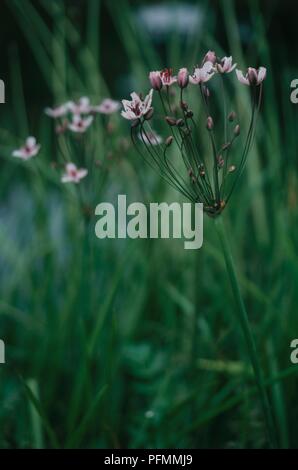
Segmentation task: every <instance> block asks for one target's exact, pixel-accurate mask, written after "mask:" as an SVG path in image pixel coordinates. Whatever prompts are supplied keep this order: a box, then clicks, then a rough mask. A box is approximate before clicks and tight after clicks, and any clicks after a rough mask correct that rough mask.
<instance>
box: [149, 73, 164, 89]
mask: <svg viewBox="0 0 298 470" xmlns="http://www.w3.org/2000/svg"><path fill="white" fill-rule="evenodd" d="M149 80H150V83H151V86H152V88H153V90H156V91H160V90H161V89H162V81H161V78H160V72H150V73H149Z"/></svg>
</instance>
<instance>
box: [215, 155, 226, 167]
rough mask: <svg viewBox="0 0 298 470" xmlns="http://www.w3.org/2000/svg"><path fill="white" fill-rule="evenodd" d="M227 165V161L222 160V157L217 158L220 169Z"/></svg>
mask: <svg viewBox="0 0 298 470" xmlns="http://www.w3.org/2000/svg"><path fill="white" fill-rule="evenodd" d="M224 164H225V161H224V159H223V158H222V155H218V157H217V165H218V168H222V167H223V166H224Z"/></svg>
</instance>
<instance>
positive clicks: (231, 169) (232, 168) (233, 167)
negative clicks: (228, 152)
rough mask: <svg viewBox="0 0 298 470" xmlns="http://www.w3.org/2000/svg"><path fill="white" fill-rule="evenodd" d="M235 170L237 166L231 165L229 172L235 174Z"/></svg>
mask: <svg viewBox="0 0 298 470" xmlns="http://www.w3.org/2000/svg"><path fill="white" fill-rule="evenodd" d="M235 170H236V167H235V165H231V166H230V167H229V169H228V172H229V173H233V172H234V171H235Z"/></svg>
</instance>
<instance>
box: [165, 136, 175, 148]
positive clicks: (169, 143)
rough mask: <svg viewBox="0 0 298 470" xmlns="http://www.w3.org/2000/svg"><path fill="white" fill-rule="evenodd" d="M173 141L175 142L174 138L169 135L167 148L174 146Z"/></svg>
mask: <svg viewBox="0 0 298 470" xmlns="http://www.w3.org/2000/svg"><path fill="white" fill-rule="evenodd" d="M173 140H174V138H173V136H172V135H169V137H167V138H166V141H165V144H166V146H167V147H169V146H170V145H171V144H172V142H173Z"/></svg>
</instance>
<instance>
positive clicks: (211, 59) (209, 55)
mask: <svg viewBox="0 0 298 470" xmlns="http://www.w3.org/2000/svg"><path fill="white" fill-rule="evenodd" d="M216 60H217V59H216V54H215V52H214V51H208V52H207V54H206V55H205V57H204V59H203V63H205V62H212V64H215V63H216Z"/></svg>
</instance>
